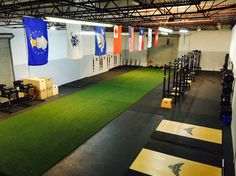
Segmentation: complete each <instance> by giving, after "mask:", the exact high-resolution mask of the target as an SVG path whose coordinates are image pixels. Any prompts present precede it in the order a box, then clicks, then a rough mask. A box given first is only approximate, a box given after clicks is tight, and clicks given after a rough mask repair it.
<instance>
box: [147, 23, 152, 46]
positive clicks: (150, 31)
mask: <svg viewBox="0 0 236 176" xmlns="http://www.w3.org/2000/svg"><path fill="white" fill-rule="evenodd" d="M147 47H148V48H151V47H152V29H150V28H148V42H147Z"/></svg>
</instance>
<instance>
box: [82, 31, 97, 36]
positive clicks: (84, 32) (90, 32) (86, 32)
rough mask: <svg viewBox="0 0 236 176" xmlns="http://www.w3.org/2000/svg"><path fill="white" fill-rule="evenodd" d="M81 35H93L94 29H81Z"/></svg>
mask: <svg viewBox="0 0 236 176" xmlns="http://www.w3.org/2000/svg"><path fill="white" fill-rule="evenodd" d="M80 34H81V35H95V32H94V31H81V32H80Z"/></svg>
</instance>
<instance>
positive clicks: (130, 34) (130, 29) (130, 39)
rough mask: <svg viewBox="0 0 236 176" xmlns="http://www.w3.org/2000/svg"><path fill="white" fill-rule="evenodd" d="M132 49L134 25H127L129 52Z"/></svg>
mask: <svg viewBox="0 0 236 176" xmlns="http://www.w3.org/2000/svg"><path fill="white" fill-rule="evenodd" d="M132 51H134V27H129V52H132Z"/></svg>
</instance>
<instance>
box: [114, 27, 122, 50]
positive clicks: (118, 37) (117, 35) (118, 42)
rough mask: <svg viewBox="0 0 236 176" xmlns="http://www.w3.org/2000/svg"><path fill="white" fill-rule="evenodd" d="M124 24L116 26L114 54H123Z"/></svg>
mask: <svg viewBox="0 0 236 176" xmlns="http://www.w3.org/2000/svg"><path fill="white" fill-rule="evenodd" d="M121 33H122V26H117V25H115V26H114V54H121V50H122V36H121Z"/></svg>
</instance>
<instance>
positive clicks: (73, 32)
mask: <svg viewBox="0 0 236 176" xmlns="http://www.w3.org/2000/svg"><path fill="white" fill-rule="evenodd" d="M66 28H67V55H68V57H69V58H71V59H80V58H82V56H83V53H82V40H81V34H80V32H81V25H77V24H67V25H66Z"/></svg>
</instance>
